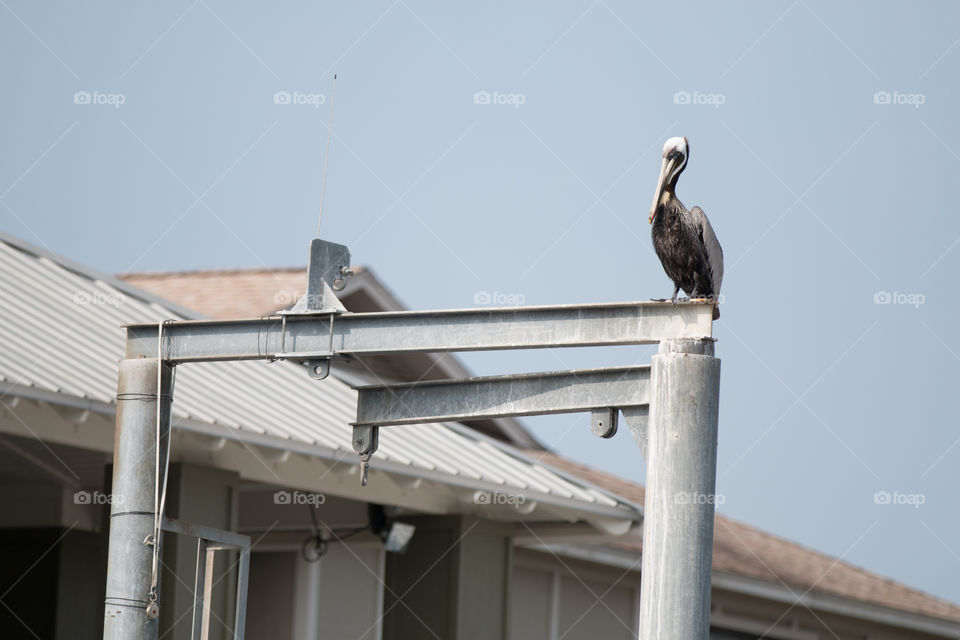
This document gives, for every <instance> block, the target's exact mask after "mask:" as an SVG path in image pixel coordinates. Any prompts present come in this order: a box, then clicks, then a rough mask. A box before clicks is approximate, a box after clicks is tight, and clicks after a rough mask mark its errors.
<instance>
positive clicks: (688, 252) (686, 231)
mask: <svg viewBox="0 0 960 640" xmlns="http://www.w3.org/2000/svg"><path fill="white" fill-rule="evenodd" d="M690 217H691V216H690V212H689V211H687V210H686V209H684V208H683V205H682V204H681V203H680V201H679V200H678V199H677V198H676V196H674V197H672V198H669V199H668V200H667V201H666V202H665V203H664V204H663V205H661V206H660V207H659V210H658V211H657V215H656V217H655V218H654V219H653V229H651V233H650V235H651V236H652V237H653V248H654V250H655V251H656V252H657V257H658V258H660V263H661V264H662V265H663V270H664V271H666V272H667V277H669V278H670V279H671V280H673V284H674V286H676V287H678V288H680V289H683V291H684V293H686V294H687V295H688V296H690V297H691V298H693V297H697V298H715V297H716V296H717V294H718V293H719V292H718V291H714V290H713V271H712V270H711V269H710V262H709V259H708V258H707V251H706V249H705V248H704V245H703V236H702V235H701V233H700V231H699V229H697V228H696V227H695V226H694V225H693V224H692V220H691V219H690Z"/></svg>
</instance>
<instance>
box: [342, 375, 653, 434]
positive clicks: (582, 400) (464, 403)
mask: <svg viewBox="0 0 960 640" xmlns="http://www.w3.org/2000/svg"><path fill="white" fill-rule="evenodd" d="M649 383H650V367H649V366H633V367H611V368H603V369H583V370H578V371H558V372H552V373H531V374H524V375H513V376H494V377H485V378H468V379H465V380H440V381H428V382H416V383H408V384H396V385H386V386H379V385H378V386H368V387H359V388H358V391H359V396H358V398H357V420H356V422H354V423H353V424H354V425H355V426H387V425H398V424H416V423H424V422H446V421H460V420H476V419H479V418H502V417H508V416H528V415H545V414H551V413H574V412H578V411H593V410H595V409H614V410H616V409H618V408H625V407H641V406H645V405H647V403H648V402H649V401H650V392H649V388H650V385H649Z"/></svg>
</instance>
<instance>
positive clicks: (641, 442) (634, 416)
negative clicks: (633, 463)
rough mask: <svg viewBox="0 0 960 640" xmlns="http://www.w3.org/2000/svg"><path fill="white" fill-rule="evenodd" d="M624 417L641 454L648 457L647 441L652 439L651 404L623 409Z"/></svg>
mask: <svg viewBox="0 0 960 640" xmlns="http://www.w3.org/2000/svg"><path fill="white" fill-rule="evenodd" d="M620 411H621V412H622V413H623V419H624V420H625V421H626V423H627V427H629V428H630V433H632V434H633V438H634V440H636V441H637V446H638V447H639V448H640V455H642V456H643V459H644V460H646V459H647V441H648V440H649V439H650V428H649V423H650V406H649V405H648V406H646V407H632V408H630V409H621V410H620Z"/></svg>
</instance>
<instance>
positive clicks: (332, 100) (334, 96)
mask: <svg viewBox="0 0 960 640" xmlns="http://www.w3.org/2000/svg"><path fill="white" fill-rule="evenodd" d="M336 101H337V74H333V94H332V95H331V96H330V121H329V122H328V123H327V150H326V151H324V153H323V178H322V180H321V181H320V213H319V214H318V215H317V237H318V238H319V237H320V221H321V220H322V219H323V196H324V194H325V193H326V191H327V160H328V159H329V158H330V139H331V138H332V137H333V105H334V103H335V102H336Z"/></svg>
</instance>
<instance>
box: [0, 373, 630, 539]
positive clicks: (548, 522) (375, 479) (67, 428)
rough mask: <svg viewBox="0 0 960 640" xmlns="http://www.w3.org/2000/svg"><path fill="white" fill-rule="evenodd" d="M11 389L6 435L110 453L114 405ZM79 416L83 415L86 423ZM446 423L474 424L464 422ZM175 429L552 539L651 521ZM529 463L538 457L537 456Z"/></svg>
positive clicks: (182, 448)
mask: <svg viewBox="0 0 960 640" xmlns="http://www.w3.org/2000/svg"><path fill="white" fill-rule="evenodd" d="M4 391H5V393H6V394H7V398H8V400H7V404H10V400H9V399H10V398H17V399H24V400H27V401H29V402H22V401H21V402H19V403H18V405H17V406H16V407H11V409H10V410H9V411H7V412H6V413H7V414H9V413H14V412H15V414H16V415H15V416H14V417H10V416H9V415H6V416H5V415H4V412H2V411H0V433H6V434H10V435H16V436H21V437H32V438H38V439H40V440H43V441H47V442H56V443H58V444H63V445H68V446H74V447H78V448H83V449H90V450H98V451H101V452H103V453H106V454H109V453H111V452H112V450H113V435H114V417H115V409H116V407H115V405H113V404H111V403H106V402H102V401H98V400H91V399H88V398H78V397H75V396H71V395H67V394H62V393H57V392H52V391H47V390H43V389H37V388H32V387H25V386H18V385H9V386H7V385H5V386H4ZM77 416H84V417H83V419H82V420H80V421H78V420H77V419H76V418H77ZM87 416H89V417H87ZM444 426H446V427H448V428H451V429H457V430H464V429H465V428H464V427H462V426H460V425H452V424H447V425H444ZM174 427H175V432H174V446H173V453H172V456H171V457H172V459H173V460H174V461H184V462H193V463H196V464H203V465H205V466H210V467H214V468H219V469H224V470H230V471H234V472H236V473H238V474H239V476H240V477H241V478H243V479H245V480H249V481H255V482H260V483H265V484H269V485H274V486H282V487H289V488H297V489H301V490H304V491H314V492H323V493H327V494H330V495H336V496H339V497H343V498H347V499H353V500H359V501H364V502H377V503H381V504H389V505H394V506H398V507H403V508H407V509H412V510H416V511H419V512H425V513H436V514H446V513H470V514H474V515H477V516H479V517H484V518H488V519H493V520H503V521H515V522H517V523H518V525H517V530H518V534H520V535H521V536H522V535H524V532H528V533H529V532H533V531H536V532H537V535H539V536H540V537H541V538H542V539H544V540H547V539H549V540H554V539H564V540H572V539H577V540H580V541H593V542H600V541H603V540H612V539H621V540H622V539H623V538H622V537H621V536H624V535H628V534H629V535H630V536H631V537H632V536H634V535H636V534H637V533H638V532H639V523H640V521H641V519H642V508H640V507H639V506H637V505H632V504H630V503H624V502H618V503H616V504H613V505H611V504H602V503H598V502H594V503H591V502H586V501H584V500H580V499H577V498H566V497H564V496H559V495H555V494H550V493H543V492H540V491H536V490H532V489H525V490H523V491H516V492H514V493H510V494H509V495H510V496H512V499H511V500H507V503H506V504H499V505H498V504H489V499H484V497H487V498H488V497H489V496H490V495H503V494H504V493H505V492H510V491H513V490H511V489H509V488H505V487H504V486H503V485H501V484H497V483H494V482H488V481H484V480H482V479H476V478H470V477H467V476H465V475H456V474H450V473H447V472H444V471H440V470H438V469H427V468H422V467H419V466H415V465H407V464H403V463H401V462H398V461H395V460H375V461H374V463H373V465H372V466H371V469H370V482H369V484H368V486H367V487H361V485H360V480H359V475H358V465H357V461H356V457H355V456H354V455H353V452H352V451H344V450H336V449H332V448H329V447H324V446H319V445H315V444H310V443H307V442H299V441H293V440H285V439H282V438H278V437H275V436H271V435H269V434H261V433H255V432H252V431H248V430H242V431H241V430H237V429H235V428H232V427H229V426H226V425H221V424H213V423H208V422H204V421H200V420H195V419H175V421H174ZM345 428H346V425H345ZM405 428H416V427H405ZM496 444H497V446H503V445H501V444H500V443H496ZM529 463H530V465H531V466H532V465H533V464H534V462H533V461H529ZM544 466H545V465H544ZM552 471H553V473H555V474H558V475H563V476H564V477H566V478H568V479H570V480H571V481H575V482H576V483H577V484H580V485H583V484H584V483H583V481H582V480H579V479H574V478H572V477H571V476H567V474H564V473H563V472H561V471H557V470H552ZM521 523H525V524H521Z"/></svg>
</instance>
